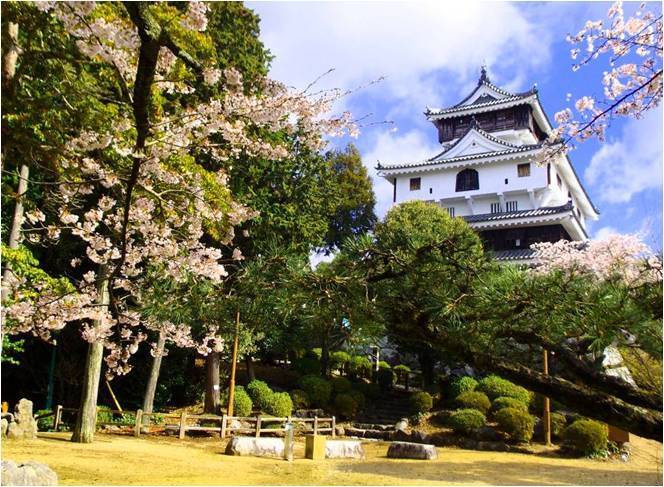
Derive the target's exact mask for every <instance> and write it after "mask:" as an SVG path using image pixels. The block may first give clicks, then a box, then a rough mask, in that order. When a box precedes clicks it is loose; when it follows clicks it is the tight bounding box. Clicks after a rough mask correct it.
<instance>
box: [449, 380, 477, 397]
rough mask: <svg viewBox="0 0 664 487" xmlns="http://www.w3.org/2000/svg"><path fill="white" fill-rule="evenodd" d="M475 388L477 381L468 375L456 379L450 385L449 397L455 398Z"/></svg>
mask: <svg viewBox="0 0 664 487" xmlns="http://www.w3.org/2000/svg"><path fill="white" fill-rule="evenodd" d="M476 387H477V381H476V380H475V379H474V378H472V377H470V376H469V375H465V376H463V377H457V378H456V379H454V380H453V381H452V383H451V384H450V390H449V393H450V397H457V396H459V394H463V393H464V392H472V391H474V390H475V388H476Z"/></svg>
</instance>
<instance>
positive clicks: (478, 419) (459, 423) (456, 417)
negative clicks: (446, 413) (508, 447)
mask: <svg viewBox="0 0 664 487" xmlns="http://www.w3.org/2000/svg"><path fill="white" fill-rule="evenodd" d="M448 422H449V425H450V427H451V428H452V429H453V430H454V432H455V433H461V434H465V435H467V434H470V433H472V432H473V431H475V430H478V429H480V428H481V427H483V426H484V425H485V424H486V416H484V415H483V414H482V413H481V412H479V411H478V410H477V409H458V410H457V411H454V412H453V413H452V415H451V416H450V418H449V420H448Z"/></svg>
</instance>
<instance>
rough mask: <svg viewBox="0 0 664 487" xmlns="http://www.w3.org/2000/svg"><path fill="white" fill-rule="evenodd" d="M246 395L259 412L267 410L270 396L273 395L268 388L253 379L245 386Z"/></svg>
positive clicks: (261, 382)
mask: <svg viewBox="0 0 664 487" xmlns="http://www.w3.org/2000/svg"><path fill="white" fill-rule="evenodd" d="M247 393H248V394H249V397H250V398H251V400H252V401H253V403H254V405H255V406H256V407H257V408H258V409H260V410H261V411H266V410H267V405H268V402H269V400H270V396H271V395H272V394H273V392H272V389H270V386H268V385H267V384H266V383H265V382H263V381H262V380H258V379H254V380H252V381H251V382H249V384H248V385H247Z"/></svg>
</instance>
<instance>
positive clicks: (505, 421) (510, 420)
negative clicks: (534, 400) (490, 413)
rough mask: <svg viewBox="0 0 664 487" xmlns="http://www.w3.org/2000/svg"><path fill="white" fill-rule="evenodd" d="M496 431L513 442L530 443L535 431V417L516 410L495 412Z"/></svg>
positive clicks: (505, 409)
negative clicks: (504, 434) (502, 433)
mask: <svg viewBox="0 0 664 487" xmlns="http://www.w3.org/2000/svg"><path fill="white" fill-rule="evenodd" d="M495 420H496V423H498V429H499V430H500V431H502V432H504V433H507V434H508V435H509V437H510V438H511V439H512V440H514V441H530V440H531V439H532V437H533V431H534V429H535V416H532V415H530V414H529V413H528V411H524V410H523V409H518V408H503V409H500V410H499V411H498V412H496V415H495Z"/></svg>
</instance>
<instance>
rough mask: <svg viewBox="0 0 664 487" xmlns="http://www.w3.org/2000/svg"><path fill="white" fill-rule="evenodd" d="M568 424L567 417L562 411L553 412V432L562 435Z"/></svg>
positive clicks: (555, 434)
mask: <svg viewBox="0 0 664 487" xmlns="http://www.w3.org/2000/svg"><path fill="white" fill-rule="evenodd" d="M565 426H567V417H566V416H565V415H564V414H562V413H551V434H552V435H553V436H555V437H560V435H561V434H562V432H563V430H564V429H565Z"/></svg>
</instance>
